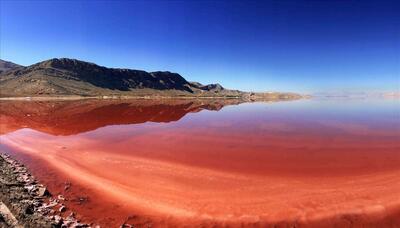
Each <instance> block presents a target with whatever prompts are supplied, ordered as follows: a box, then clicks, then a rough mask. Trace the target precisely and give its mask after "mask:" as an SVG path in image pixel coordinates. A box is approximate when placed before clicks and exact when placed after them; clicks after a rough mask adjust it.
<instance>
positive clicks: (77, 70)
mask: <svg viewBox="0 0 400 228" xmlns="http://www.w3.org/2000/svg"><path fill="white" fill-rule="evenodd" d="M0 64H1V65H0V67H1V68H0V69H1V70H0V98H1V97H2V98H15V97H49V98H57V97H58V98H68V97H97V98H127V97H128V98H129V97H130V98H132V97H152V98H155V97H159V98H160V97H161V98H171V97H172V98H178V97H183V98H191V99H192V98H231V99H241V100H247V101H251V100H293V99H300V98H302V97H303V96H301V95H299V94H295V93H279V92H268V93H253V92H243V91H239V90H231V89H226V88H224V87H222V86H221V85H220V84H209V85H203V84H201V83H199V82H189V81H187V80H186V79H185V78H183V77H182V76H181V75H179V74H177V73H171V72H169V71H156V72H146V71H141V70H131V69H119V68H107V67H103V66H98V65H96V64H94V63H89V62H84V61H80V60H76V59H67V58H60V59H50V60H46V61H43V62H39V63H36V64H33V65H31V66H27V67H23V66H19V65H17V64H14V63H11V62H6V61H3V60H1V62H0Z"/></svg>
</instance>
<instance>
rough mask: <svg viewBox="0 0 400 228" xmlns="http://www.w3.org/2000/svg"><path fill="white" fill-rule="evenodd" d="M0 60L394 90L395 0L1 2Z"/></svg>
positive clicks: (293, 86) (397, 64)
mask: <svg viewBox="0 0 400 228" xmlns="http://www.w3.org/2000/svg"><path fill="white" fill-rule="evenodd" d="M0 2H1V3H0V26H1V27H0V32H1V33H0V38H1V40H0V41H1V43H0V58H1V59H5V60H9V61H13V62H15V63H19V64H22V65H30V64H33V63H35V62H38V61H42V60H46V59H49V58H54V57H69V58H76V59H81V60H85V61H90V62H95V63H97V64H99V65H104V66H108V67H122V68H133V69H142V70H147V71H155V70H169V71H174V72H178V73H180V74H181V75H182V76H184V77H185V78H186V79H188V80H192V81H199V82H202V83H212V82H219V83H221V84H222V85H223V86H225V87H227V88H235V89H241V90H251V91H265V90H275V91H293V92H310V93H312V92H323V91H350V90H355V91H399V87H400V78H399V77H400V1H383V0H376V1H367V0H359V1H351V0H338V1H329V0H326V1H324V0H321V1H286V0H276V1H251V0H250V1H231V0H229V1H223V0H219V1H217V0H215V1H204V0H197V1H95V0H91V1H79V0H74V1H5V0H0Z"/></svg>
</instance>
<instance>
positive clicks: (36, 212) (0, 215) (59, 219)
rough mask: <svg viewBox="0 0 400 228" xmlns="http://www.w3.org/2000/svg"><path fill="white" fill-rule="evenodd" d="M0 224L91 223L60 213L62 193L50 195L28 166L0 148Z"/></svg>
mask: <svg viewBox="0 0 400 228" xmlns="http://www.w3.org/2000/svg"><path fill="white" fill-rule="evenodd" d="M0 167H1V171H0V227H90V225H89V224H85V223H81V222H80V221H79V220H77V219H76V218H75V214H74V212H70V213H69V214H68V215H67V214H66V213H63V212H65V211H66V207H65V206H64V204H63V201H65V200H66V199H65V198H64V197H63V196H62V195H57V196H53V195H52V194H51V193H50V192H49V191H48V190H47V188H46V186H44V185H42V184H40V183H39V182H38V181H37V180H36V179H35V177H34V176H32V175H31V174H30V172H29V170H28V169H27V168H26V167H25V166H24V165H23V164H21V163H19V162H18V161H17V160H14V159H13V158H11V157H10V156H9V155H7V154H5V153H3V152H0Z"/></svg>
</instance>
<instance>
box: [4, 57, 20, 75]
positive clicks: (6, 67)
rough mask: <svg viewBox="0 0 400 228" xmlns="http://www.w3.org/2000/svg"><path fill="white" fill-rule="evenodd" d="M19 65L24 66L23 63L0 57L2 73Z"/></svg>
mask: <svg viewBox="0 0 400 228" xmlns="http://www.w3.org/2000/svg"><path fill="white" fill-rule="evenodd" d="M19 67H22V66H21V65H18V64H15V63H13V62H9V61H4V60H1V59H0V73H2V72H6V71H9V70H14V69H17V68H19Z"/></svg>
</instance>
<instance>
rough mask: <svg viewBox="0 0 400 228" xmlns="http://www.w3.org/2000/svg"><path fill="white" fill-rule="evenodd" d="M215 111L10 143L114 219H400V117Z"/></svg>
mask: <svg viewBox="0 0 400 228" xmlns="http://www.w3.org/2000/svg"><path fill="white" fill-rule="evenodd" d="M259 111H260V110H259V109H257V112H255V113H259ZM261 111H262V110H261ZM204 112H205V113H203V112H201V113H198V114H193V115H191V116H189V117H187V118H185V119H184V120H181V121H178V122H172V123H162V124H161V123H143V124H131V125H110V126H107V127H102V128H98V129H96V130H93V131H88V132H81V133H79V134H73V135H69V136H57V134H54V133H53V134H48V133H43V132H39V131H36V130H34V129H33V130H32V129H20V130H17V131H15V132H11V133H8V134H6V135H3V136H1V144H2V149H4V150H7V151H8V152H9V153H11V154H12V155H13V156H16V157H17V158H19V159H20V160H22V161H24V162H25V163H26V164H27V165H28V167H29V168H30V169H31V170H32V172H33V173H34V175H35V176H37V177H38V178H39V179H41V181H43V182H44V183H46V184H47V185H48V186H49V189H50V190H51V191H55V192H64V193H66V194H65V195H67V196H68V197H69V198H70V199H71V200H70V203H69V204H67V206H68V207H70V208H71V209H74V210H76V211H77V212H78V214H79V215H80V216H81V218H83V219H86V220H90V221H89V222H94V223H96V224H100V225H103V226H119V225H120V224H122V223H123V222H128V223H133V224H141V225H143V224H153V225H182V224H187V225H193V226H199V225H205V226H212V225H215V224H217V225H221V226H222V225H230V226H241V225H249V226H265V225H271V226H272V225H282V226H285V225H300V226H302V225H303V226H315V227H321V226H341V227H343V226H344V227H345V226H351V227H358V226H360V227H361V226H396V225H399V224H400V216H399V215H400V213H399V211H400V197H399V196H400V195H399V192H400V154H399V149H400V142H399V140H397V139H399V136H400V133H399V131H398V129H399V128H398V125H393V123H392V122H390V123H391V124H390V123H388V122H379V123H376V122H374V123H370V124H364V122H360V121H354V120H351V121H350V122H347V121H348V120H345V119H341V121H338V120H336V119H335V120H333V119H332V120H331V121H328V122H327V121H321V120H320V119H293V118H291V116H290V115H283V116H282V115H281V111H279V112H278V113H279V115H274V114H273V113H274V112H273V110H272V111H267V112H266V111H263V113H262V114H263V115H258V114H254V113H253V111H252V112H251V113H253V114H254V115H253V118H252V119H251V121H250V120H249V119H248V118H245V117H248V116H249V113H237V112H236V111H232V112H225V113H221V114H220V113H212V114H211V113H209V112H206V111H204ZM250 116H251V114H250ZM297 116H299V115H297ZM391 121H392V120H391ZM394 121H395V122H394V123H396V120H394ZM350 123H351V124H350ZM53 130H54V129H53ZM66 181H68V182H71V183H72V185H71V188H70V189H68V190H67V191H66V190H65V182H66ZM85 197H87V198H85ZM79 199H84V200H79ZM126 220H128V221H126Z"/></svg>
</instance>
